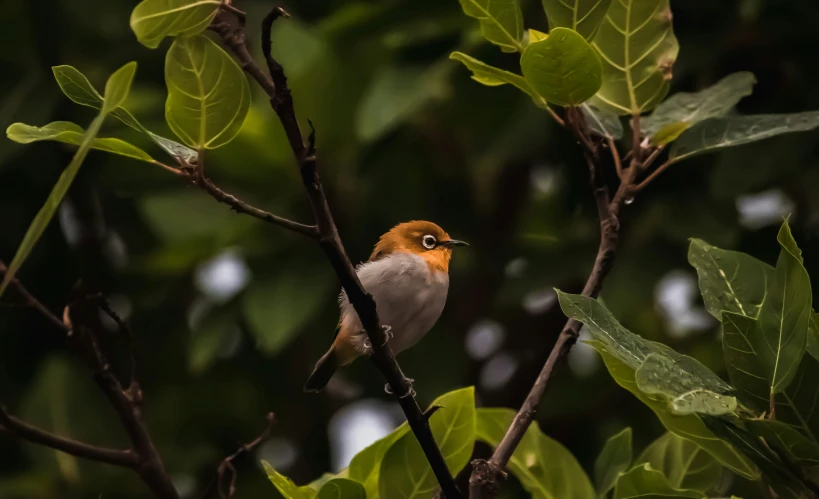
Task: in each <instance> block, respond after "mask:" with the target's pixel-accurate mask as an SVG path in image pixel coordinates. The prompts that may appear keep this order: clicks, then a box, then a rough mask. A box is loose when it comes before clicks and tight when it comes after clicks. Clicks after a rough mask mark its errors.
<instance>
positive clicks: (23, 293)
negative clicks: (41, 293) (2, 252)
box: [0, 260, 68, 331]
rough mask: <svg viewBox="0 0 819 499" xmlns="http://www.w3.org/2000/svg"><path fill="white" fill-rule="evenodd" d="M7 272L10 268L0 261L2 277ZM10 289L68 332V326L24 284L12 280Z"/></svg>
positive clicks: (15, 279)
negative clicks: (14, 290)
mask: <svg viewBox="0 0 819 499" xmlns="http://www.w3.org/2000/svg"><path fill="white" fill-rule="evenodd" d="M7 270H8V267H6V264H5V263H3V261H2V260H0V276H3V275H5V274H6V271H7ZM10 287H12V288H14V289H16V290H17V292H18V293H20V295H21V296H22V297H23V299H24V300H25V301H26V305H27V306H29V307H31V308H33V309H35V310H36V311H38V312H40V314H41V315H42V316H43V317H45V318H46V319H48V320H49V321H50V322H51V323H52V324H54V325H55V326H57V327H58V328H60V329H62V330H63V331H68V326H66V325H65V324H63V321H61V320H60V319H59V317H57V316H56V315H54V314H53V313H52V312H51V310H49V309H48V307H46V306H45V305H43V304H42V303H40V300H38V299H37V298H35V297H34V295H32V294H31V293H29V292H28V290H27V289H26V287H25V286H23V284H22V283H21V282H20V281H19V280H18V279H17V278H16V277H15V278H14V279H12V280H11V283H10Z"/></svg>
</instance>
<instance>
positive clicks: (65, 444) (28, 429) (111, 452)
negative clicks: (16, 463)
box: [0, 407, 139, 469]
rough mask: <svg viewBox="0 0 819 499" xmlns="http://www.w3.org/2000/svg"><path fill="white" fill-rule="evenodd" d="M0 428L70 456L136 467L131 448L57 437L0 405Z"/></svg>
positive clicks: (125, 466)
mask: <svg viewBox="0 0 819 499" xmlns="http://www.w3.org/2000/svg"><path fill="white" fill-rule="evenodd" d="M0 430H5V431H4V432H3V434H7V435H9V436H12V437H17V438H20V439H22V440H26V441H28V442H31V443H35V444H39V445H44V446H46V447H50V448H52V449H56V450H58V451H61V452H65V453H66V454H71V455H72V456H76V457H80V458H83V459H90V460H91V461H99V462H102V463H108V464H112V465H114V466H122V467H124V468H132V469H134V468H136V467H137V465H138V464H139V460H138V458H137V455H136V454H135V453H134V451H133V450H131V449H128V450H116V449H106V448H104V447H97V446H95V445H89V444H86V443H83V442H79V441H77V440H72V439H70V438H63V437H58V436H57V435H54V434H53V433H49V432H47V431H44V430H41V429H39V428H36V427H34V426H31V425H29V424H26V423H24V422H22V421H20V420H19V419H17V418H15V417H13V416H11V415H10V414H9V413H8V412H6V409H5V408H3V407H0Z"/></svg>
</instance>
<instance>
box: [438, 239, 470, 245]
mask: <svg viewBox="0 0 819 499" xmlns="http://www.w3.org/2000/svg"><path fill="white" fill-rule="evenodd" d="M441 245H442V246H469V243H467V242H466V241H459V240H457V239H449V240H447V241H444V242H442V243H441Z"/></svg>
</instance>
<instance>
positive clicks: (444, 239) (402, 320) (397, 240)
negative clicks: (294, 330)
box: [304, 220, 468, 393]
mask: <svg viewBox="0 0 819 499" xmlns="http://www.w3.org/2000/svg"><path fill="white" fill-rule="evenodd" d="M456 246H468V244H467V243H466V242H464V241H460V240H458V239H452V238H451V237H449V234H447V233H446V232H445V231H444V230H443V229H442V228H441V227H439V226H438V225H436V224H435V223H433V222H428V221H424V220H413V221H409V222H404V223H400V224H398V225H396V226H395V227H393V228H392V229H390V230H389V231H388V232H386V233H385V234H384V235H382V236H381V237H380V238H379V240H378V242H377V243H376V245H375V248H374V249H373V252H372V254H371V255H370V258H369V260H368V261H366V262H364V263H362V264H360V265H358V266H357V267H356V274H357V275H358V278H359V280H360V281H361V285H362V286H363V287H364V290H365V291H366V292H368V293H370V294H371V295H372V297H373V299H374V300H375V305H376V311H377V312H378V317H379V319H380V320H381V324H382V328H383V330H384V333H385V335H386V337H387V342H388V343H389V344H390V346H391V347H392V350H393V352H394V353H395V354H396V355H397V354H399V353H400V352H403V351H404V350H406V349H408V348H410V347H411V346H413V345H415V343H417V342H418V340H420V339H421V338H423V337H424V336H425V335H426V334H427V333H428V332H429V330H430V329H432V326H434V325H435V323H436V322H437V321H438V318H439V317H440V316H441V312H443V310H444V305H445V303H446V298H447V293H448V291H449V262H450V259H451V258H452V248H454V247H456ZM338 301H339V309H340V317H339V321H338V326H337V327H336V335H335V338H334V340H333V343H332V345H331V346H330V349H329V350H328V351H327V353H325V354H324V355H323V356H322V357H321V358H320V359H319V360H318V362H316V365H315V368H314V369H313V372H312V374H311V375H310V377H309V378H308V380H307V383H306V384H305V386H304V391H305V392H308V393H310V392H320V391H321V390H322V389H324V387H325V386H326V385H327V383H328V382H329V381H330V378H332V377H333V374H335V372H336V369H338V368H339V367H341V366H346V365H348V364H350V363H351V362H352V361H354V360H355V359H357V358H358V357H361V356H364V355H371V354H372V352H373V349H372V344H371V343H370V340H369V338H368V337H367V333H366V332H365V331H364V327H363V326H362V325H361V320H360V319H359V317H358V314H357V313H356V311H355V309H354V308H353V306H352V305H351V304H350V300H349V299H348V298H347V293H346V292H344V290H342V291H341V294H340V295H339V299H338ZM408 382H412V380H410V379H408ZM385 389H386V390H387V392H388V393H389V392H390V390H389V386H387V387H385Z"/></svg>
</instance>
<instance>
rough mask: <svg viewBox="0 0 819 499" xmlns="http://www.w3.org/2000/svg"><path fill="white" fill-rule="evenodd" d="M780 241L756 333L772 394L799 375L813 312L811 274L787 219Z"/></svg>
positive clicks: (755, 344) (759, 351)
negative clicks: (770, 282) (777, 257)
mask: <svg viewBox="0 0 819 499" xmlns="http://www.w3.org/2000/svg"><path fill="white" fill-rule="evenodd" d="M777 241H779V245H780V247H781V250H780V252H779V259H778V260H777V262H776V270H775V273H774V275H775V277H774V281H773V284H772V286H771V289H770V295H769V297H768V298H767V299H766V300H765V301H764V302H763V304H762V307H760V309H759V317H758V319H757V329H758V332H757V333H756V334H754V336H752V343H754V346H755V347H756V352H757V354H758V355H759V356H760V358H761V359H762V361H763V364H764V365H765V366H766V368H767V369H766V370H767V374H768V380H769V381H770V382H771V393H779V392H781V391H783V390H784V389H785V388H787V386H788V384H790V382H791V380H792V379H793V377H794V376H795V375H796V371H797V369H798V368H799V363H800V362H801V360H802V356H803V355H804V353H805V348H806V346H807V335H808V324H809V323H810V318H811V315H812V313H813V310H812V308H811V304H812V297H811V287H810V277H809V276H808V272H807V271H806V270H805V266H804V265H803V264H802V252H801V251H800V249H799V248H798V247H797V245H796V241H794V239H793V236H792V235H791V230H790V227H789V226H788V222H787V221H785V223H783V224H782V228H781V229H780V230H779V235H778V236H777Z"/></svg>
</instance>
